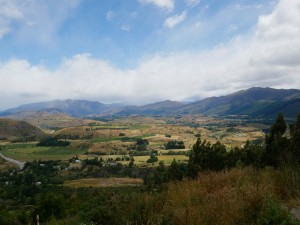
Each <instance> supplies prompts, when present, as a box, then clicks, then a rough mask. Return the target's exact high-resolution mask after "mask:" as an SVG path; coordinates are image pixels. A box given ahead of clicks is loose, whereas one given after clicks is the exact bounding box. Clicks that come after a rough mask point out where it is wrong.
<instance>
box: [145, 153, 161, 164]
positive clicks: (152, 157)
mask: <svg viewBox="0 0 300 225" xmlns="http://www.w3.org/2000/svg"><path fill="white" fill-rule="evenodd" d="M157 161H158V158H157V156H156V154H155V153H153V152H152V153H151V154H150V158H149V159H147V161H146V162H147V163H154V162H157Z"/></svg>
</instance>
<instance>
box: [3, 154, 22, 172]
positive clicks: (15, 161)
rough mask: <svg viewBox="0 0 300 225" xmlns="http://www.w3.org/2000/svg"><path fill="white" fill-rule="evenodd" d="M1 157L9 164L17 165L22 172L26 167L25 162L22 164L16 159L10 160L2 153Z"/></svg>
mask: <svg viewBox="0 0 300 225" xmlns="http://www.w3.org/2000/svg"><path fill="white" fill-rule="evenodd" d="M0 157H1V158H3V159H4V160H6V161H8V162H11V163H14V164H16V165H17V166H18V167H19V168H20V170H21V169H23V168H24V166H25V162H21V161H18V160H15V159H11V158H8V157H6V156H4V155H3V154H2V153H0Z"/></svg>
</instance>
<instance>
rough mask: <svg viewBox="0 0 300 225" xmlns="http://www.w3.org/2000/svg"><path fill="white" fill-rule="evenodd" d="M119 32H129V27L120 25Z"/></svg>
mask: <svg viewBox="0 0 300 225" xmlns="http://www.w3.org/2000/svg"><path fill="white" fill-rule="evenodd" d="M121 30H123V31H130V26H129V25H122V26H121Z"/></svg>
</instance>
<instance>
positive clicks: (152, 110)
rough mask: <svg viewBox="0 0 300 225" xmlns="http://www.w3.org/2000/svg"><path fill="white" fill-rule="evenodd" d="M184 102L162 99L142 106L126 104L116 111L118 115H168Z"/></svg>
mask: <svg viewBox="0 0 300 225" xmlns="http://www.w3.org/2000/svg"><path fill="white" fill-rule="evenodd" d="M184 105H185V104H184V103H181V102H175V101H170V100H166V101H162V102H156V103H152V104H148V105H143V106H128V107H125V108H123V109H121V110H120V111H119V112H117V114H118V115H169V114H172V112H173V111H174V110H177V109H178V108H179V107H181V106H184Z"/></svg>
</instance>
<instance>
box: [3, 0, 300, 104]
mask: <svg viewBox="0 0 300 225" xmlns="http://www.w3.org/2000/svg"><path fill="white" fill-rule="evenodd" d="M299 78H300V1H299V0H263V1H262V0H251V1H249V0H109V1H101V0H26V1H24V0H0V98H1V100H0V110H5V109H7V108H11V107H15V106H18V105H20V104H26V103H33V102H40V101H49V100H55V99H61V100H63V99H85V100H96V101H99V102H103V103H126V104H138V105H142V104H147V103H151V102H156V101H162V100H167V99H169V100H174V101H194V100H199V99H203V98H206V97H210V96H220V95H226V94H230V93H233V92H235V91H239V90H242V89H247V88H250V87H273V88H296V89H300V79H299Z"/></svg>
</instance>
